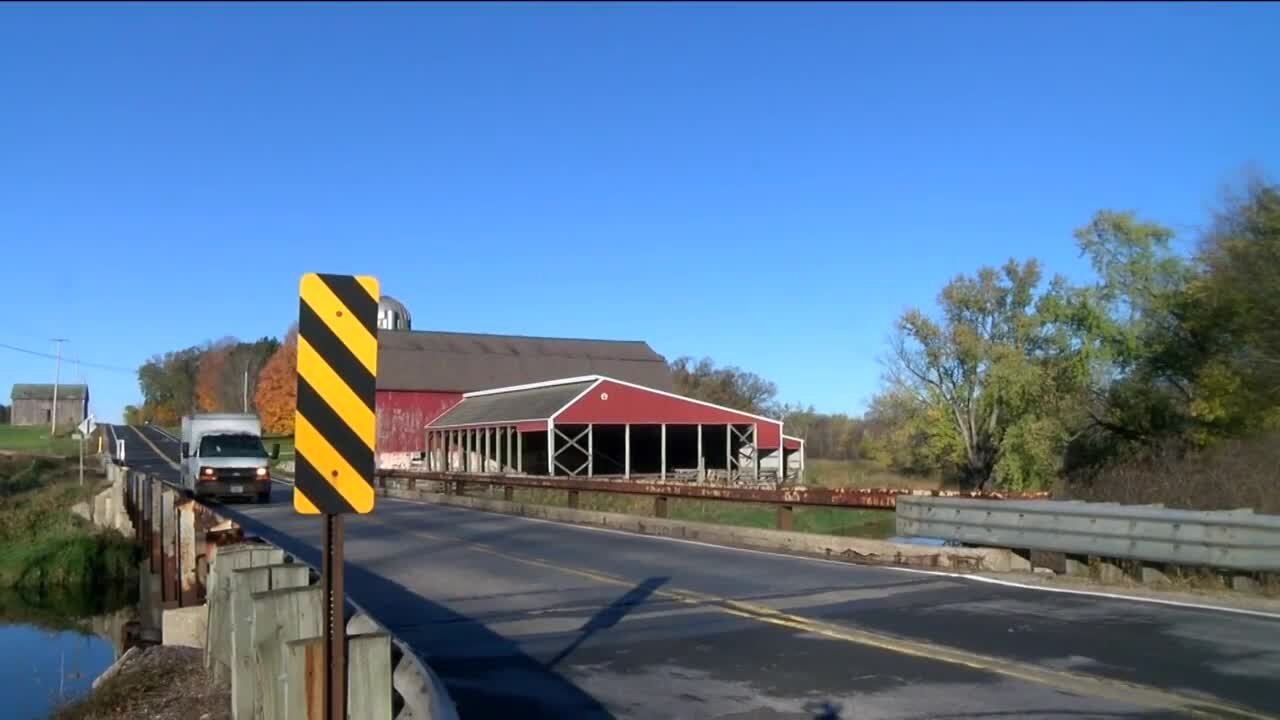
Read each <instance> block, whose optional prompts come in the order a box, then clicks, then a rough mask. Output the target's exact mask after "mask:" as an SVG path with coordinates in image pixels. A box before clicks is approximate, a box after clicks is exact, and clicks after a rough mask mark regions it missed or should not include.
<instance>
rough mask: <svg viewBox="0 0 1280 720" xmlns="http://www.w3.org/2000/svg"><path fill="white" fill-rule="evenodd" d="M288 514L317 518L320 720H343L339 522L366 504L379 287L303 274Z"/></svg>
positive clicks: (370, 500)
mask: <svg viewBox="0 0 1280 720" xmlns="http://www.w3.org/2000/svg"><path fill="white" fill-rule="evenodd" d="M298 298H299V303H298V394H297V412H296V414H295V416H294V442H295V455H296V462H297V465H296V468H295V473H294V490H293V508H294V510H295V511H296V512H298V513H301V514H303V515H323V516H324V548H323V561H322V564H321V571H320V572H321V583H322V586H323V589H324V597H325V599H324V654H325V676H324V679H325V694H324V697H325V699H324V718H325V720H340V719H341V718H345V717H346V679H347V670H346V618H345V616H344V612H343V609H344V598H345V595H344V592H343V577H342V576H343V517H342V516H343V515H345V514H348V513H356V514H361V515H363V514H365V513H368V512H370V511H371V510H373V504H374V492H373V483H374V464H375V463H374V454H373V449H374V436H375V425H376V421H375V418H374V399H375V392H374V382H375V379H376V378H377V372H378V330H377V323H378V281H377V280H376V279H375V278H372V277H368V276H353V275H326V274H317V273H308V274H306V275H303V276H302V281H301V282H300V283H299V287H298Z"/></svg>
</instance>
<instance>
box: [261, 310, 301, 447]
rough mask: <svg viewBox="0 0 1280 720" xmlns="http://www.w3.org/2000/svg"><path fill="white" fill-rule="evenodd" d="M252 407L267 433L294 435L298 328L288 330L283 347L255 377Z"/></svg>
mask: <svg viewBox="0 0 1280 720" xmlns="http://www.w3.org/2000/svg"><path fill="white" fill-rule="evenodd" d="M253 397H254V403H255V405H256V406H257V408H258V414H259V415H260V416H261V417H262V427H263V429H264V430H266V431H267V432H272V433H279V434H289V433H292V432H293V420H294V413H295V411H296V410H297V404H298V328H297V326H296V325H295V326H294V327H291V328H289V333H288V334H287V335H286V336H285V340H284V343H283V344H282V345H281V346H280V347H279V349H277V350H276V352H275V353H274V354H273V355H272V356H271V359H269V360H268V361H267V364H266V367H264V368H263V369H262V373H261V374H259V376H258V385H257V388H256V389H255V390H254V395H253Z"/></svg>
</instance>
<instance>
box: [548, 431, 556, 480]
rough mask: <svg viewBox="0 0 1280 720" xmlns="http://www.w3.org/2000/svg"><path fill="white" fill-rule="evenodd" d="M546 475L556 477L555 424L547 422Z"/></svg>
mask: <svg viewBox="0 0 1280 720" xmlns="http://www.w3.org/2000/svg"><path fill="white" fill-rule="evenodd" d="M547 475H549V476H551V477H555V476H556V424H555V423H554V422H550V421H548V422H547Z"/></svg>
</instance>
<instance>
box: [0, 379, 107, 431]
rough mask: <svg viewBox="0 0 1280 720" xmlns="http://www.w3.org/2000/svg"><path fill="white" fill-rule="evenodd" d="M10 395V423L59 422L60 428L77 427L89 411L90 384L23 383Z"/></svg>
mask: <svg viewBox="0 0 1280 720" xmlns="http://www.w3.org/2000/svg"><path fill="white" fill-rule="evenodd" d="M9 398H10V399H11V400H12V401H13V405H12V406H11V407H10V409H9V416H10V417H9V422H10V423H12V424H14V425H48V424H50V423H54V422H56V423H57V425H58V426H59V427H68V426H69V427H75V426H76V425H79V424H80V422H81V421H83V420H84V419H85V417H86V416H87V415H88V413H89V386H88V385H83V384H70V385H68V384H59V385H53V384H39V383H37V384H31V383H19V384H17V385H14V386H13V390H12V391H10V393H9Z"/></svg>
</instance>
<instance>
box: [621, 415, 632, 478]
mask: <svg viewBox="0 0 1280 720" xmlns="http://www.w3.org/2000/svg"><path fill="white" fill-rule="evenodd" d="M622 477H624V478H626V479H627V480H630V479H631V423H627V424H626V425H623V426H622Z"/></svg>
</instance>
